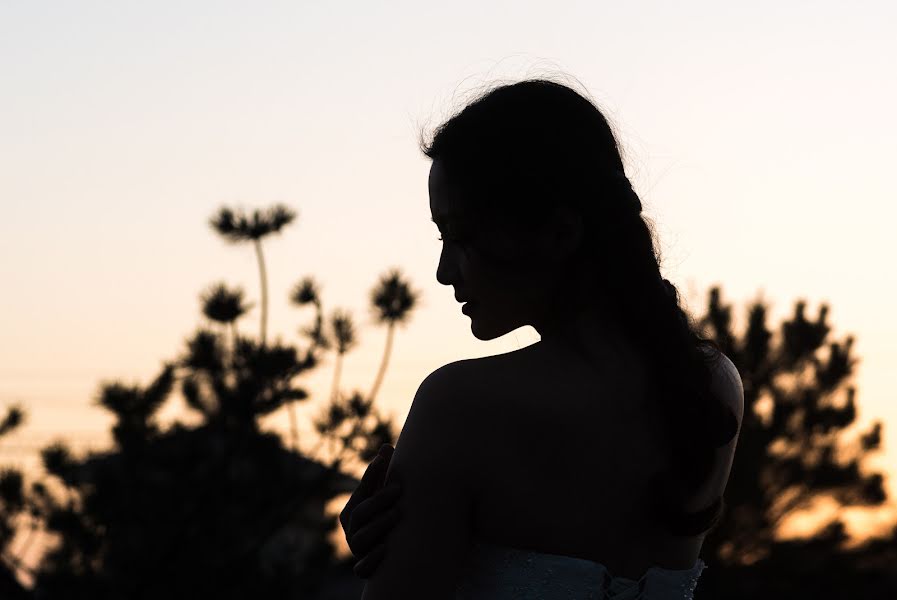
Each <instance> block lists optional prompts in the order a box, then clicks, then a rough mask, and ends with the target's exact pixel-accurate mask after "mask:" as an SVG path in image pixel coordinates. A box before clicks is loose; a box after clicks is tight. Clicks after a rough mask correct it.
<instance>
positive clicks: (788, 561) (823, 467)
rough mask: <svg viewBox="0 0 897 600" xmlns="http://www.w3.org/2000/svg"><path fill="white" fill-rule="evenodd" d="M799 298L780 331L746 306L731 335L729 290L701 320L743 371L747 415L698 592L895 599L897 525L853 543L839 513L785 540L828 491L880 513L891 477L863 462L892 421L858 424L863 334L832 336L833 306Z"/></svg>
mask: <svg viewBox="0 0 897 600" xmlns="http://www.w3.org/2000/svg"><path fill="white" fill-rule="evenodd" d="M806 310H807V307H806V303H805V302H804V301H798V302H797V303H796V304H795V306H794V313H793V315H791V317H790V318H788V319H786V320H785V321H784V322H782V323H781V324H780V326H779V327H778V329H777V330H771V329H769V327H768V325H767V312H768V306H767V305H766V304H765V303H764V302H763V301H759V300H758V301H755V302H753V303H751V304H750V305H749V306H748V307H747V311H746V317H747V318H746V326H745V327H744V329H743V331H741V332H735V331H733V325H732V306H731V305H727V304H725V303H724V302H723V300H722V295H721V292H720V289H719V288H713V289H711V290H710V293H709V301H708V305H707V309H706V313H705V314H704V316H703V318H702V323H703V325H704V327H705V333H706V335H707V336H708V337H711V338H713V339H714V340H715V341H716V342H717V343H718V344H719V345H720V346H721V348H722V350H723V352H725V353H726V355H727V356H729V357H730V358H731V359H732V361H733V362H734V363H735V365H736V366H737V367H738V370H739V372H740V373H741V378H742V381H743V383H744V399H745V413H744V421H743V423H742V430H741V434H740V438H739V441H738V448H737V451H736V453H735V462H734V464H733V467H732V473H731V476H730V479H729V484H728V486H727V489H726V493H725V499H726V504H727V510H726V513H725V516H724V518H723V520H722V522H721V523H720V524H719V526H718V527H717V528H716V529H714V530H713V531H712V532H711V533H710V534H709V535H708V537H707V539H706V541H705V544H704V549H703V553H702V554H703V557H704V560H705V561H706V562H707V563H708V564H709V565H710V567H709V568H708V569H707V570H706V571H705V573H704V575H703V576H702V578H701V582H700V584H699V585H698V589H697V590H696V598H733V599H738V598H769V599H772V598H789V599H791V598H814V599H815V598H864V599H872V598H895V597H897V529H895V530H894V531H891V532H884V535H883V537H882V538H881V539H878V540H874V541H871V542H869V543H867V544H865V545H864V546H861V547H858V548H853V549H846V548H845V542H846V541H847V534H846V532H845V526H844V523H843V522H842V520H841V519H839V518H837V517H836V518H835V519H834V520H833V521H832V522H830V523H828V524H826V525H825V526H824V527H823V528H822V530H821V531H820V532H819V533H818V534H816V535H815V536H813V537H812V538H811V539H807V540H789V541H782V540H778V539H777V538H776V535H775V534H776V531H777V530H778V529H779V527H780V526H781V524H782V523H783V522H784V521H785V519H786V518H788V517H789V516H793V515H794V514H795V513H796V512H799V511H803V510H807V509H810V508H812V506H813V504H814V502H815V501H817V500H819V499H820V498H824V497H829V498H832V499H834V500H835V501H836V502H837V503H838V505H840V506H841V507H842V508H847V507H865V508H869V509H874V508H875V507H878V506H881V505H882V504H883V503H884V502H885V501H886V500H887V497H886V492H885V488H884V478H883V475H882V474H881V473H878V472H874V471H869V470H867V469H865V468H863V465H864V462H865V459H866V458H867V457H869V456H870V455H871V454H873V453H875V452H876V451H878V450H879V449H880V446H881V441H882V424H881V423H880V422H875V423H873V424H872V426H871V427H870V429H869V430H868V431H857V430H856V428H855V427H853V428H852V427H851V426H852V425H854V424H855V420H856V418H857V398H856V389H855V387H854V386H853V385H852V383H851V381H852V375H853V372H854V368H855V366H856V364H857V359H856V358H855V357H854V356H853V355H852V354H851V350H852V348H853V342H854V340H853V337H852V336H847V337H846V338H845V339H843V340H834V339H831V336H830V332H831V326H830V324H829V323H828V322H827V317H828V312H829V308H828V306H827V305H825V304H823V305H822V306H821V307H820V308H819V311H818V313H817V316H816V317H815V318H809V317H808V316H807V315H806Z"/></svg>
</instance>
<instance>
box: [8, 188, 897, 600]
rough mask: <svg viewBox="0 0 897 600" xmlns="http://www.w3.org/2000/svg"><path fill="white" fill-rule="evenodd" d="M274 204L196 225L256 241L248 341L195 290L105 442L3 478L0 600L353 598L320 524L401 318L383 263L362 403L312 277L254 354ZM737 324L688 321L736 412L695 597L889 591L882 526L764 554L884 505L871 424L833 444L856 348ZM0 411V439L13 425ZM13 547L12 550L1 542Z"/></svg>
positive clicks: (405, 300) (382, 434) (370, 420)
mask: <svg viewBox="0 0 897 600" xmlns="http://www.w3.org/2000/svg"><path fill="white" fill-rule="evenodd" d="M295 216H296V215H295V213H293V212H292V211H291V210H289V209H288V208H286V207H284V206H275V207H273V208H271V209H269V210H266V211H259V210H256V211H254V212H253V213H252V214H251V215H244V214H242V213H239V212H236V211H234V210H231V209H228V208H222V209H221V210H220V211H218V212H217V213H216V214H215V215H214V216H213V218H212V219H211V220H210V225H211V226H212V228H213V230H214V231H216V232H217V233H218V234H220V235H221V236H222V237H223V238H224V239H225V240H226V241H228V242H232V243H246V244H251V245H252V246H253V249H254V251H255V253H256V257H257V259H258V265H259V275H260V281H261V288H260V289H261V311H260V312H261V318H260V331H259V335H258V338H257V339H255V338H254V337H252V336H249V335H245V334H243V333H240V332H238V330H237V323H238V321H239V320H240V319H241V318H242V317H244V316H245V315H246V313H247V312H248V311H249V310H250V308H251V305H247V304H246V303H245V301H244V292H243V290H241V289H239V288H230V287H228V285H227V284H226V283H224V282H219V283H216V284H213V285H211V286H210V287H209V288H207V289H206V291H204V292H203V293H202V294H201V297H200V301H201V310H202V314H203V315H204V317H205V318H206V319H207V321H206V323H205V324H204V325H202V326H200V327H199V328H198V329H197V330H196V331H195V332H194V333H193V334H192V335H191V336H189V337H188V338H187V340H186V344H185V348H184V349H183V350H182V352H181V353H180V355H179V356H178V357H177V358H175V359H173V360H171V361H167V362H165V363H164V364H163V365H162V367H161V369H160V371H159V373H158V375H157V376H156V377H155V378H154V379H153V380H152V381H151V382H150V383H149V384H147V385H145V386H139V385H127V384H125V383H122V382H109V383H103V384H102V385H101V386H100V391H99V393H98V396H97V402H98V404H99V405H100V406H102V407H103V408H104V409H106V410H109V411H110V412H111V413H112V414H113V415H114V416H115V424H114V425H113V430H112V434H113V438H114V440H115V443H114V446H113V447H112V448H110V449H108V450H105V451H102V452H90V453H88V454H87V455H85V456H75V455H74V454H73V453H72V452H71V451H70V450H69V448H68V447H67V445H66V444H65V443H64V442H63V441H59V442H56V443H54V444H52V445H50V446H49V447H47V448H44V449H43V450H42V452H41V456H42V460H43V465H44V468H45V471H46V476H45V477H44V478H43V479H39V480H37V481H35V482H34V483H33V484H31V485H30V486H26V485H25V484H24V480H23V477H22V474H21V473H19V472H18V471H16V470H14V469H4V470H0V556H2V562H0V597H2V598H4V599H12V600H16V599H18V598H23V599H25V598H27V599H41V600H42V599H52V600H55V599H57V598H59V599H62V598H65V599H69V600H80V599H88V598H89V599H91V600H104V599H110V600H111V599H113V598H114V599H120V598H135V599H142V598H147V599H149V598H170V599H178V598H191V599H195V598H206V597H215V598H219V599H228V598H258V599H265V598H271V599H274V598H277V599H278V600H283V599H286V598H295V599H297V600H298V599H299V598H317V599H325V598H328V599H330V598H332V599H337V598H340V599H342V598H358V597H359V596H360V592H361V584H360V582H359V581H358V580H357V579H355V578H354V576H353V574H352V564H353V561H352V560H351V559H349V560H347V559H340V558H339V557H338V556H337V554H336V551H335V548H334V546H333V544H332V542H331V537H332V535H333V532H334V530H335V529H336V527H337V524H336V517H335V515H329V514H328V513H327V511H326V507H327V505H328V503H329V502H330V501H331V500H333V499H334V498H336V497H338V496H340V495H343V494H345V493H347V492H349V491H351V490H352V489H354V487H355V485H356V483H357V481H356V479H355V477H354V476H352V475H351V474H352V473H356V472H358V468H359V467H360V466H361V465H363V464H365V463H366V462H368V461H369V460H371V459H372V458H373V456H374V455H375V454H376V451H377V449H378V448H379V446H380V445H381V444H382V443H384V442H394V438H395V435H396V426H395V424H394V423H391V422H390V421H389V420H388V419H386V418H384V416H383V415H382V414H381V413H380V412H379V411H378V410H377V408H376V405H375V398H376V394H377V391H378V389H379V387H380V384H381V382H382V381H383V377H384V374H385V370H386V366H387V364H388V359H389V354H390V350H391V347H392V340H393V336H394V332H395V329H396V327H397V326H398V325H399V324H401V323H403V322H406V321H407V320H408V319H409V317H410V315H411V313H412V311H413V310H414V308H415V306H416V301H417V293H416V292H413V291H412V290H411V288H410V286H409V284H408V283H407V282H406V281H405V280H404V278H403V277H402V275H401V273H400V272H399V271H398V270H392V271H390V272H388V273H386V274H385V275H384V276H382V277H381V278H380V280H379V282H378V283H377V284H376V286H375V287H374V289H373V290H372V293H371V297H370V299H369V300H370V304H371V306H372V310H373V312H374V314H375V316H376V318H377V320H378V322H380V323H382V324H384V325H386V326H387V340H386V346H385V349H384V354H383V359H382V363H381V366H380V368H379V369H378V372H377V374H376V377H375V380H374V383H373V385H372V389H371V390H370V391H369V392H368V393H361V392H359V391H353V392H351V393H343V392H342V391H341V389H340V373H341V367H342V360H343V357H344V355H345V354H346V353H347V352H349V351H350V350H351V349H352V348H353V347H355V346H356V345H357V341H358V340H357V335H356V331H355V325H354V322H353V319H352V317H351V315H350V313H349V312H348V311H346V310H340V309H335V310H333V311H331V312H329V313H328V314H327V315H326V316H325V312H324V309H323V304H322V300H321V292H320V290H319V286H318V284H317V283H316V282H315V280H314V279H313V278H311V277H305V278H303V279H301V280H300V281H298V282H297V283H296V285H295V287H294V288H293V289H292V290H291V292H290V295H289V302H290V303H291V305H293V306H295V307H296V308H297V309H303V308H308V309H311V310H313V311H314V312H313V315H312V324H311V325H309V326H308V327H306V328H304V329H302V330H301V331H300V334H301V336H302V340H303V344H302V347H301V348H300V347H299V346H291V345H284V344H282V343H281V342H279V341H278V342H277V343H273V344H272V343H268V342H267V332H266V327H267V304H268V292H267V275H266V272H265V262H264V254H263V252H262V241H263V240H264V238H265V237H267V236H269V235H272V234H276V233H278V232H279V231H280V230H281V229H282V228H284V227H285V226H286V225H288V224H289V223H291V222H292V221H293V220H294V219H295ZM746 308H747V311H746V313H745V314H746V316H747V319H746V322H747V325H746V327H745V328H744V330H743V331H740V332H737V331H734V329H733V325H732V310H733V309H732V306H731V305H728V304H725V303H724V302H723V300H722V294H721V291H720V289H719V288H718V287H714V288H713V289H711V290H710V292H709V294H708V302H707V305H706V307H705V308H704V314H703V315H701V316H699V317H698V320H699V322H700V323H701V324H702V326H703V327H704V330H705V331H704V332H705V335H706V336H707V337H710V338H712V339H714V340H715V341H716V342H717V343H718V344H719V345H720V346H721V348H722V349H723V351H724V352H725V353H726V354H727V355H728V356H729V357H730V358H731V359H732V360H733V362H734V363H735V364H736V365H737V367H738V369H739V371H740V372H741V376H742V380H743V382H744V390H745V416H744V422H743V425H742V433H741V437H740V440H739V444H738V450H737V453H736V456H735V464H734V467H733V471H732V476H731V479H730V481H729V485H728V488H727V490H726V494H725V499H726V504H727V510H726V513H725V517H724V519H723V521H722V522H721V523H720V525H719V526H718V527H717V528H716V529H715V530H714V531H713V532H711V534H710V535H709V536H708V538H707V541H706V543H705V546H704V550H703V552H702V556H703V558H704V560H705V561H706V562H707V563H708V565H709V568H708V569H707V570H706V571H705V573H704V575H703V576H702V578H701V581H700V584H699V586H698V589H697V590H696V597H697V598H730V599H739V598H745V599H747V598H752V599H753V598H758V597H762V598H767V599H778V598H789V599H793V598H802V597H807V598H816V599H824V598H845V597H854V598H864V599H876V598H894V597H897V529H895V530H894V531H891V532H884V534H885V535H884V536H883V537H882V538H880V539H876V540H873V541H870V542H869V543H867V544H865V545H864V546H862V547H859V548H855V549H850V550H848V549H845V547H844V543H845V541H846V534H845V528H844V524H843V523H842V522H841V521H840V520H839V519H835V520H834V521H832V522H831V523H829V524H827V525H826V526H825V527H824V528H823V529H822V531H821V532H820V533H819V534H818V535H816V536H815V537H813V538H812V539H808V540H799V541H778V540H776V537H775V532H776V530H777V529H778V527H779V526H780V525H781V523H783V522H784V520H785V519H787V518H788V517H789V516H791V515H793V514H794V513H795V512H796V511H801V510H804V509H806V508H808V507H809V506H811V505H812V503H813V501H814V500H816V499H818V498H820V497H822V496H827V497H831V498H834V499H835V500H836V501H837V502H838V504H839V505H840V506H842V507H850V506H862V507H870V508H871V507H876V506H880V505H882V504H883V503H884V502H885V501H886V500H887V497H886V493H885V489H884V485H883V481H884V479H883V476H882V474H881V473H876V472H871V471H868V470H866V469H865V468H864V463H865V461H866V458H867V457H868V456H869V455H871V454H873V453H875V452H878V451H879V450H880V446H881V442H882V425H881V423H875V424H874V425H873V426H872V427H871V429H870V430H868V431H861V432H858V433H851V432H848V431H847V430H848V428H850V426H851V425H852V424H854V422H855V420H856V418H857V398H856V392H855V388H854V387H853V386H852V385H851V381H852V376H853V371H854V368H855V366H856V363H857V359H856V358H855V357H854V356H852V354H851V351H852V345H853V338H852V337H850V336H848V337H847V338H846V339H844V340H840V341H836V340H832V339H830V337H831V336H830V331H831V326H830V325H829V324H828V323H827V320H826V319H827V316H828V307H827V306H825V305H823V306H821V307H820V309H819V312H818V315H817V317H816V318H815V319H812V320H811V319H808V317H807V316H806V315H805V311H806V304H805V302H803V301H799V302H797V303H796V305H795V308H794V314H793V315H792V316H791V317H790V318H789V319H787V320H785V321H784V322H783V323H781V325H780V327H778V329H776V330H771V329H769V326H768V325H767V306H766V305H765V304H764V303H763V302H762V301H760V300H757V301H754V302H752V303H750V304H749V305H748V306H747V307H746ZM328 353H333V356H334V362H333V367H334V377H333V384H332V389H331V390H330V393H329V394H328V397H327V398H325V399H322V400H321V401H320V405H321V410H320V412H319V413H318V414H317V415H316V416H315V417H314V418H313V420H314V422H313V425H314V430H315V432H316V433H315V436H314V439H312V440H308V442H309V443H307V444H305V445H304V447H303V445H302V444H300V441H303V440H300V439H299V438H300V436H299V426H298V425H299V424H298V423H297V419H296V415H295V412H294V408H295V403H296V402H304V401H308V400H309V394H308V393H307V392H306V391H305V390H304V389H303V388H302V387H301V386H300V385H299V382H301V380H302V378H303V375H305V374H306V373H307V372H309V371H310V370H312V369H314V368H318V367H320V364H321V361H322V359H323V358H324V357H325V356H326V355H327V354H328ZM176 391H177V392H180V394H181V395H182V397H183V398H184V400H185V401H186V403H187V405H188V406H189V407H190V409H191V410H192V411H194V412H195V413H196V414H198V415H199V416H200V417H201V419H200V421H199V423H198V424H195V425H189V426H188V425H185V424H183V423H175V424H173V425H171V426H169V427H167V428H165V429H163V428H162V427H161V426H160V425H159V424H158V423H157V420H156V414H157V413H158V411H159V409H160V408H161V407H162V405H163V404H164V403H165V402H166V401H168V400H169V399H170V398H171V396H172V395H173V394H174V393H175V392H176ZM278 410H286V411H289V416H290V423H291V428H290V435H289V439H288V440H284V439H283V438H281V436H279V435H276V434H273V433H271V432H267V431H263V430H262V429H261V428H260V426H259V419H260V418H261V417H263V416H264V415H267V414H270V413H272V412H274V411H278ZM24 416H25V415H24V413H23V412H22V411H21V410H20V409H18V408H16V407H13V408H11V409H9V411H8V413H7V415H6V417H5V419H4V420H3V421H2V422H0V436H2V435H4V434H6V433H8V432H10V431H12V430H14V429H15V428H16V427H18V426H20V425H21V423H22V422H23V419H24ZM17 528H19V529H24V530H25V531H26V532H28V533H26V535H24V536H23V538H24V540H23V541H22V542H20V543H18V544H17V547H12V546H13V545H12V537H13V533H14V532H15V530H16V529H17ZM38 532H45V533H47V534H49V535H50V537H51V538H52V539H53V540H54V541H53V543H51V544H50V547H49V550H48V551H47V553H46V554H45V555H44V556H43V559H42V560H41V562H40V563H39V564H38V565H37V566H36V567H35V568H34V569H33V571H32V572H30V573H29V575H30V576H31V579H33V581H34V584H33V586H32V587H31V588H30V589H25V588H24V587H23V586H21V585H20V584H19V583H18V582H17V577H16V573H17V572H18V571H19V570H24V569H26V568H27V567H26V566H25V565H23V564H22V563H21V558H22V556H23V555H24V553H25V551H26V550H27V548H28V546H29V545H30V544H32V543H33V541H34V538H35V535H36V534H37V533H38Z"/></svg>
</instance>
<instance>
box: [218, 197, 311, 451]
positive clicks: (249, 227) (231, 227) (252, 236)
mask: <svg viewBox="0 0 897 600" xmlns="http://www.w3.org/2000/svg"><path fill="white" fill-rule="evenodd" d="M296 216H297V215H296V212H295V211H293V209H291V208H289V207H287V206H284V205H282V204H276V205H274V206H272V207H270V208H268V209H267V210H265V209H255V210H254V211H253V212H252V216H247V215H246V214H244V213H243V211H241V210H238V211H234V209H232V208H229V207H226V206H224V207H221V208H220V209H218V212H217V213H216V214H215V215H213V216H212V218H211V219H209V225H210V226H211V227H212V229H214V230H215V231H216V232H218V233H219V234H220V235H221V237H223V238H224V239H225V240H226V241H228V242H230V243H232V244H241V243H243V242H251V243H252V247H253V248H254V249H255V256H256V259H257V260H258V265H259V280H260V281H261V291H262V315H261V323H260V326H261V330H260V331H261V333H260V334H259V339H260V340H261V344H262V346H264V345H265V341H266V339H267V333H268V274H267V271H266V270H265V256H264V254H263V253H262V239H263V238H265V237H267V236H269V235H273V234H275V233H279V232H280V230H281V229H283V228H284V227H286V226H287V225H289V224H290V223H292V222H293V220H294V219H295V218H296ZM286 407H287V412H288V413H289V415H290V422H291V423H292V424H293V446H294V447H295V446H296V444H298V441H297V438H296V436H297V434H296V429H295V424H296V413H295V406H294V405H293V403H292V402H287V403H286Z"/></svg>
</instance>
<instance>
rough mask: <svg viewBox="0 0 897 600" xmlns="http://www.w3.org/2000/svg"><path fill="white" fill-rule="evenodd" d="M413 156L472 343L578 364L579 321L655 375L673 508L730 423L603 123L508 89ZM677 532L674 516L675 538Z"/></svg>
mask: <svg viewBox="0 0 897 600" xmlns="http://www.w3.org/2000/svg"><path fill="white" fill-rule="evenodd" d="M421 150H422V151H423V152H424V154H425V155H426V156H428V157H429V158H431V159H432V161H433V162H432V165H431V170H430V178H429V190H430V209H431V213H432V217H433V220H434V221H435V222H436V224H437V225H438V226H439V230H440V232H441V233H442V235H443V238H444V241H443V248H442V254H441V255H440V261H439V266H438V269H437V279H438V280H439V282H440V283H442V284H444V285H451V286H452V287H453V288H454V290H455V296H456V298H457V299H459V300H461V301H464V300H470V301H471V304H470V305H468V306H467V307H466V308H465V312H466V313H468V314H469V315H470V317H471V328H472V331H473V333H474V334H475V335H476V336H477V337H478V338H480V339H492V338H495V337H498V336H500V335H503V334H505V333H507V332H509V331H512V330H513V329H516V328H517V327H520V326H522V325H526V324H530V325H533V326H534V327H535V328H536V329H537V330H538V331H539V332H540V333H541V334H542V336H543V339H545V336H546V335H550V336H551V337H553V338H554V339H556V340H565V341H566V342H568V343H569V345H570V347H571V348H572V349H574V350H576V349H581V348H583V347H584V344H583V343H582V342H583V340H581V339H577V338H578V337H581V336H582V333H581V331H579V329H578V328H577V327H575V326H573V325H571V324H574V325H575V319H576V318H577V315H580V314H582V313H584V312H588V313H590V314H592V315H596V318H598V319H599V320H600V321H601V322H602V323H604V324H605V325H606V327H604V328H602V330H607V331H610V330H614V331H621V332H622V334H623V335H625V337H626V338H627V339H628V340H629V341H630V342H631V344H632V346H633V347H635V348H636V349H637V351H639V352H640V353H641V355H642V356H643V358H644V359H645V362H646V364H647V365H648V366H649V368H650V369H651V372H652V375H653V377H652V383H653V384H655V385H654V387H655V389H654V392H653V393H654V395H655V396H656V398H657V406H658V410H660V411H662V412H663V414H664V421H665V422H666V423H669V425H670V428H669V429H670V430H669V431H668V432H667V433H668V435H667V436H666V437H668V441H669V444H670V446H671V450H672V452H671V454H672V457H673V458H672V465H671V468H672V469H673V470H674V471H675V472H676V476H675V477H673V478H672V479H671V480H670V481H672V482H675V481H679V482H682V486H681V487H682V489H677V490H673V491H671V492H670V496H671V497H672V498H674V499H675V498H679V497H685V496H686V495H687V494H688V492H689V490H690V489H693V488H694V487H696V486H697V485H698V484H699V483H701V482H703V480H704V479H706V477H707V475H708V474H709V469H710V467H711V461H712V452H713V449H714V448H715V447H717V446H719V445H722V444H724V443H725V442H727V441H728V440H730V439H731V438H732V436H733V435H734V434H735V432H736V428H737V421H735V422H734V423H733V421H734V415H732V414H731V411H728V410H726V409H725V408H724V407H723V406H722V404H721V403H720V402H719V401H718V400H716V399H714V398H712V397H711V396H710V393H709V384H710V371H709V369H708V366H707V364H706V362H705V358H704V354H703V353H702V352H700V347H699V346H700V343H701V342H702V341H703V340H701V338H699V337H698V336H697V335H696V334H695V332H694V329H693V327H692V325H691V323H690V321H689V319H688V316H687V315H686V314H685V313H684V312H683V310H682V309H681V308H680V306H679V302H678V295H677V293H676V290H675V288H674V287H673V286H672V284H669V282H666V280H664V279H662V277H661V275H660V270H659V264H658V254H657V252H656V246H655V241H654V235H653V233H652V230H651V228H650V225H649V222H648V221H646V220H645V218H644V217H643V215H642V214H641V202H640V201H639V198H638V196H637V194H636V193H635V192H634V191H633V189H632V187H631V185H630V183H629V180H628V179H627V177H626V175H625V173H624V168H623V161H622V158H621V155H620V151H619V147H618V144H617V140H616V138H615V136H614V134H613V131H612V130H611V127H610V125H609V124H608V122H607V120H606V119H605V117H604V116H603V115H602V114H601V111H600V110H599V109H598V108H597V107H596V106H595V105H594V104H593V103H592V102H591V101H589V100H588V99H586V98H585V97H583V96H582V95H580V94H579V93H577V92H576V91H574V90H572V89H570V88H569V87H566V86H564V85H562V84H559V83H555V82H552V81H547V80H528V81H522V82H519V83H515V84H511V85H503V86H500V87H498V88H495V89H493V90H491V91H489V92H488V93H486V94H485V95H483V96H481V97H480V98H478V99H477V100H475V101H474V102H472V103H470V104H468V105H467V106H466V107H465V108H464V109H463V110H462V111H461V112H460V113H458V114H456V115H455V116H454V117H452V118H451V119H449V120H448V121H447V122H445V123H444V124H442V125H441V126H440V127H439V128H438V129H437V130H436V132H435V135H434V137H433V139H432V141H431V142H430V143H429V144H427V143H424V142H423V141H422V142H421ZM670 485H671V486H672V487H673V488H675V487H677V486H676V484H675V483H671V484H670ZM676 521H677V514H676V513H675V511H674V513H673V514H672V516H670V518H669V524H670V526H671V527H673V528H674V529H676V528H677V526H676ZM683 522H685V521H683ZM703 525H706V523H704V524H703ZM678 529H679V530H684V529H686V528H685V527H678Z"/></svg>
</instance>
